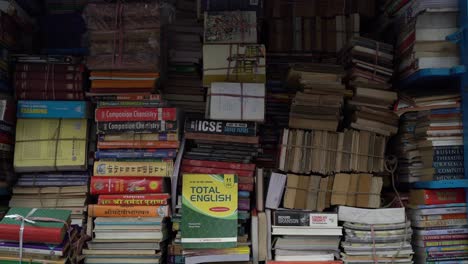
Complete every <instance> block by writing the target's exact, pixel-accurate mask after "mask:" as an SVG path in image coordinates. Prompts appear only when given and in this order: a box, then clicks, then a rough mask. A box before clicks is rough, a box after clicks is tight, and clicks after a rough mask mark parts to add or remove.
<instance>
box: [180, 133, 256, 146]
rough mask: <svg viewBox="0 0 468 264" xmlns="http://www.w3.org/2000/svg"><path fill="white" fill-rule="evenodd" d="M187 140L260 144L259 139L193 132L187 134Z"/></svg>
mask: <svg viewBox="0 0 468 264" xmlns="http://www.w3.org/2000/svg"><path fill="white" fill-rule="evenodd" d="M185 138H186V139H194V140H215V141H223V142H233V143H245V144H258V143H259V137H244V136H229V135H216V134H203V133H192V132H185Z"/></svg>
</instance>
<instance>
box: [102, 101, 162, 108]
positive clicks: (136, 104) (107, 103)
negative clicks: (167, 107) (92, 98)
mask: <svg viewBox="0 0 468 264" xmlns="http://www.w3.org/2000/svg"><path fill="white" fill-rule="evenodd" d="M97 107H100V108H102V107H161V102H159V101H99V102H98V103H97Z"/></svg>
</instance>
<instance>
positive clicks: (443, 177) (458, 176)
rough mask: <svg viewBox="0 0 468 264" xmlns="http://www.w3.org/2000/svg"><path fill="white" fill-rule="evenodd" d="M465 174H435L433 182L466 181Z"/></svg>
mask: <svg viewBox="0 0 468 264" xmlns="http://www.w3.org/2000/svg"><path fill="white" fill-rule="evenodd" d="M464 178H465V175H463V174H434V176H433V177H432V180H433V181H447V180H461V179H464Z"/></svg>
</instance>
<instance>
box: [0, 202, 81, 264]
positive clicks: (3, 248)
mask: <svg viewBox="0 0 468 264" xmlns="http://www.w3.org/2000/svg"><path fill="white" fill-rule="evenodd" d="M71 214H72V212H71V211H69V210H62V209H41V208H21V207H13V208H11V209H10V210H8V213H7V215H6V216H5V218H3V220H1V221H0V230H1V231H0V240H1V241H2V242H0V262H1V263H22V262H24V261H26V260H27V261H28V262H30V263H44V262H48V263H60V264H63V263H68V262H73V263H76V261H78V254H79V253H80V252H77V247H78V245H79V239H80V236H79V234H78V229H76V228H73V227H70V225H71ZM23 217H24V218H25V219H27V220H26V221H24V220H22V218H23ZM20 230H21V231H20Z"/></svg>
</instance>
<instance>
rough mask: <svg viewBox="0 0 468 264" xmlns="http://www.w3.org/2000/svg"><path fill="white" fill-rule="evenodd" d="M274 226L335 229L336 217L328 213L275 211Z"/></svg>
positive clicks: (336, 224)
mask: <svg viewBox="0 0 468 264" xmlns="http://www.w3.org/2000/svg"><path fill="white" fill-rule="evenodd" d="M272 220H273V223H272V224H273V225H274V226H310V227H325V228H327V227H336V226H338V215H337V214H330V213H323V214H322V213H312V212H307V211H298V210H276V211H274V212H273V217H272Z"/></svg>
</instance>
